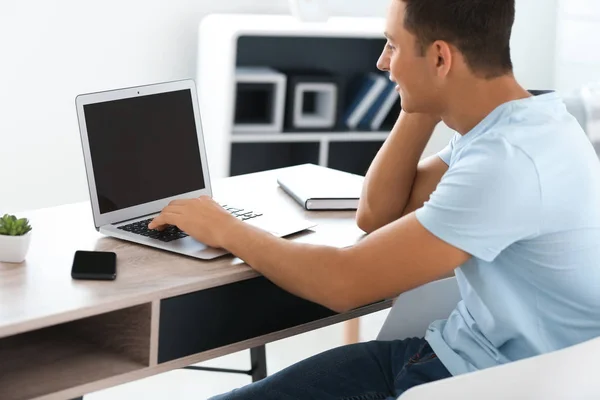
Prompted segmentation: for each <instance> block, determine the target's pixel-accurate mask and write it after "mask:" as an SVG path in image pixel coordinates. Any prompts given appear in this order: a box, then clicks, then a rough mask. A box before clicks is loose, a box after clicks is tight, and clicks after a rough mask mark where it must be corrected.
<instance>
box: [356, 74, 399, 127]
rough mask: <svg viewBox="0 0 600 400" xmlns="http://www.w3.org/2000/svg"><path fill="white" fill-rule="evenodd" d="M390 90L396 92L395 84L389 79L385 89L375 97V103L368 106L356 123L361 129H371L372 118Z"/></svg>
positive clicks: (388, 95)
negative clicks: (367, 109)
mask: <svg viewBox="0 0 600 400" xmlns="http://www.w3.org/2000/svg"><path fill="white" fill-rule="evenodd" d="M392 92H394V93H395V92H396V84H395V83H394V82H392V81H390V82H389V83H388V84H387V86H386V87H385V89H384V90H383V91H382V92H381V94H380V95H379V97H377V100H376V101H375V103H373V105H372V106H371V108H369V111H368V112H367V113H366V114H365V116H364V117H363V119H362V120H361V121H360V123H359V124H358V127H359V128H360V129H361V130H366V131H369V130H372V122H373V119H374V118H375V116H376V115H377V114H378V113H379V112H380V111H381V108H382V107H383V106H384V104H385V103H386V100H387V99H388V98H389V97H390V95H391V93H392Z"/></svg>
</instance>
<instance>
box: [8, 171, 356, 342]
mask: <svg viewBox="0 0 600 400" xmlns="http://www.w3.org/2000/svg"><path fill="white" fill-rule="evenodd" d="M278 171H281V170H273V171H268V172H261V173H257V174H250V175H244V176H239V177H233V178H227V179H223V180H219V181H216V182H214V183H213V195H214V197H215V199H217V200H218V201H221V202H223V201H224V202H228V204H236V205H239V206H240V207H245V208H251V207H252V209H255V210H260V211H263V212H269V213H271V212H277V213H283V215H290V216H299V217H303V218H306V219H308V220H310V221H313V222H315V223H316V224H318V225H317V226H316V227H315V228H313V229H311V230H310V231H306V232H303V233H300V234H297V235H295V236H293V237H291V238H290V240H294V241H300V242H304V243H313V244H322V245H330V246H336V247H345V246H350V245H352V244H354V243H356V242H357V241H358V240H359V239H360V237H362V235H363V233H362V231H360V230H359V229H358V228H357V227H356V224H355V221H354V215H355V213H354V212H348V211H341V212H339V211H336V212H308V211H305V210H304V209H303V208H302V207H300V205H298V203H296V202H295V201H294V200H293V199H291V198H290V197H289V196H288V195H287V194H285V192H283V190H281V188H279V186H278V185H277V181H276V178H277V175H278ZM21 214H22V216H23V217H27V218H29V219H30V221H31V225H32V227H33V231H32V238H31V246H30V248H29V252H28V255H27V259H26V261H25V262H24V263H22V264H9V263H0V337H5V336H10V335H14V334H17V333H21V332H26V331H30V330H34V329H39V328H43V327H46V326H51V325H55V324H58V323H63V322H67V321H72V320H75V319H79V318H84V317H87V316H91V315H96V314H100V313H104V312H109V311H113V310H116V309H121V308H125V307H129V306H134V305H137V304H142V303H146V302H150V301H153V300H159V299H163V298H167V297H172V296H177V295H181V294H185V293H190V292H195V291H198V290H203V289H207V288H210V287H215V286H220V285H224V284H228V283H232V282H236V281H241V280H244V279H249V278H253V277H256V276H258V273H257V272H255V271H254V270H253V269H251V268H250V267H248V266H247V265H246V264H245V263H244V262H243V261H241V260H240V259H238V258H236V257H234V256H231V255H229V256H224V257H221V258H219V259H216V260H211V261H202V260H198V259H195V258H191V257H186V256H181V255H178V254H174V253H170V252H167V251H162V250H158V249H154V248H150V247H147V246H142V245H138V244H135V243H130V242H126V241H122V240H117V239H113V238H108V237H105V236H104V235H102V234H100V233H98V232H97V231H96V229H95V228H94V223H93V219H92V211H91V206H90V203H89V202H84V203H77V204H71V205H65V206H60V207H54V208H47V209H42V210H36V211H32V212H27V213H21ZM76 250H99V251H114V252H116V253H117V259H118V266H117V274H118V276H117V279H116V280H115V281H110V282H103V281H77V280H73V279H71V264H72V261H73V255H74V253H75V251H76Z"/></svg>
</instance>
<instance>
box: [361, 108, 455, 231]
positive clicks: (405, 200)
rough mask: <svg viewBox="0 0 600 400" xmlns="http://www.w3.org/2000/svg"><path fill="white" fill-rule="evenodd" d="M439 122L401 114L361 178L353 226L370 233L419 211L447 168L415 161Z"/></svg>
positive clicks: (433, 160) (433, 162) (434, 162)
mask: <svg viewBox="0 0 600 400" xmlns="http://www.w3.org/2000/svg"><path fill="white" fill-rule="evenodd" d="M438 121H439V120H437V119H436V118H434V117H432V116H430V115H425V114H407V113H404V112H402V113H401V114H400V117H399V118H398V121H397V122H396V125H395V126H394V128H393V129H392V132H391V133H390V136H389V137H388V139H387V140H386V142H385V143H384V145H383V147H382V148H381V150H380V151H379V153H378V154H377V156H376V157H375V159H374V160H373V163H372V164H371V167H370V168H369V171H368V172H367V175H366V177H365V182H364V185H363V190H362V194H361V199H360V202H359V206H358V211H357V214H356V222H357V224H358V226H359V228H361V229H362V230H363V231H365V232H367V233H371V232H373V231H375V230H377V229H379V228H381V227H382V226H384V225H387V224H389V223H390V222H392V221H395V220H397V219H399V218H400V217H402V216H403V215H406V214H409V213H410V212H412V211H414V210H416V209H418V208H420V207H421V206H422V205H423V204H424V203H425V202H426V201H427V200H428V199H429V196H430V195H431V193H432V192H433V191H434V190H435V188H436V186H437V184H438V183H439V181H440V179H441V178H442V176H443V175H444V173H445V172H446V171H447V170H448V165H446V163H444V162H443V161H442V160H441V159H440V158H439V157H438V156H431V157H429V158H427V159H425V160H423V161H421V162H419V159H420V158H421V155H422V154H423V150H424V149H425V146H426V145H427V142H428V141H429V139H430V138H431V135H432V134H433V130H434V128H435V125H436V124H437V122H438Z"/></svg>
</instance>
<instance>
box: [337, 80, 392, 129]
mask: <svg viewBox="0 0 600 400" xmlns="http://www.w3.org/2000/svg"><path fill="white" fill-rule="evenodd" d="M387 82H388V78H387V77H386V76H384V75H382V74H376V73H373V72H371V73H369V74H367V75H365V76H364V77H363V79H362V81H361V83H360V85H359V86H358V90H357V92H356V94H355V95H354V97H353V99H352V101H351V102H350V106H349V107H348V109H347V110H346V112H345V113H344V123H345V124H346V126H347V127H348V128H349V129H356V128H357V127H358V125H359V123H360V122H361V121H362V119H363V118H364V117H365V115H366V114H367V113H368V112H369V110H370V108H371V107H372V106H373V104H374V103H375V102H376V101H377V99H378V98H379V96H380V95H381V93H382V92H383V91H384V90H385V88H386V87H387Z"/></svg>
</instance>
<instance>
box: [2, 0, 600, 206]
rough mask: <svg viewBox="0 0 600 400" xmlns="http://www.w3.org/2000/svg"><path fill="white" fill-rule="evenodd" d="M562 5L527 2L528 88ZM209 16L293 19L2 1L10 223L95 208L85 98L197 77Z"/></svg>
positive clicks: (186, 8)
mask: <svg viewBox="0 0 600 400" xmlns="http://www.w3.org/2000/svg"><path fill="white" fill-rule="evenodd" d="M328 1H329V2H330V4H331V8H332V9H333V10H334V12H335V13H336V14H345V15H351V14H354V13H355V10H350V9H349V8H348V6H349V5H351V4H353V3H354V4H355V5H356V6H357V7H359V8H357V10H358V11H359V12H360V15H363V14H369V15H371V16H377V15H383V14H384V10H385V8H386V4H387V1H388V0H377V1H374V0H370V2H369V3H370V4H371V5H372V7H373V8H372V10H373V11H372V12H370V13H369V12H368V11H367V9H366V8H365V3H366V2H364V1H363V0H328ZM359 1H360V3H359ZM556 1H557V0H517V6H518V11H517V23H516V26H515V33H514V41H513V54H514V58H515V60H514V61H515V69H516V73H517V76H518V77H519V78H520V79H521V80H522V82H523V83H524V84H525V85H527V86H528V87H548V86H552V85H553V82H554V54H555V51H554V50H555V47H556V46H555V44H554V39H553V38H554V21H555V16H556V13H555V12H554V11H553V10H554V9H555V7H554V5H555V4H556ZM569 1H572V0H569ZM580 1H581V0H580ZM591 1H596V0H591ZM209 12H256V13H286V12H288V1H287V0H260V1H255V0H223V1H219V2H216V1H211V0H127V1H117V0H104V1H81V0H54V1H47V0H20V1H17V0H8V1H7V0H2V1H0V57H1V59H0V60H1V61H0V213H3V212H16V211H20V210H24V209H30V208H38V207H46V206H52V205H57V204H63V203H68V202H75V201H81V200H86V199H87V198H88V193H87V185H86V181H85V173H84V167H83V161H82V157H81V149H80V141H79V133H78V128H77V120H76V114H75V106H74V99H75V96H76V95H77V94H79V93H84V92H89V91H98V90H106V89H111V88H116V87H122V86H132V85H138V84H145V83H150V82H158V81H165V80H172V79H182V78H189V77H194V73H195V72H194V71H195V64H196V40H197V39H196V37H197V25H198V22H199V20H200V19H201V17H202V16H203V15H205V14H207V13H209ZM447 137H448V135H447V134H446V135H445V136H444V135H440V136H436V138H435V139H434V141H435V142H434V143H433V146H431V147H430V151H431V152H433V151H435V150H437V149H438V148H439V147H441V146H442V145H443V144H444V143H445V142H446V138H447Z"/></svg>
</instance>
